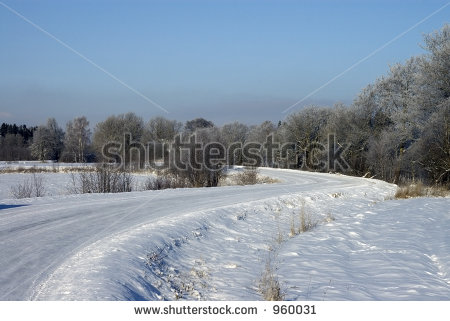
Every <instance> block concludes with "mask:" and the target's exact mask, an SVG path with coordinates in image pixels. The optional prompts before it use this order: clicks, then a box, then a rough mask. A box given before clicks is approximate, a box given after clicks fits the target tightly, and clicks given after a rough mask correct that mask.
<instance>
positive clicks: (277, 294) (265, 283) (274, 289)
mask: <svg viewBox="0 0 450 321" xmlns="http://www.w3.org/2000/svg"><path fill="white" fill-rule="evenodd" d="M258 288H259V292H260V293H261V295H262V297H263V299H264V300H265V301H283V300H284V297H285V294H284V293H283V291H282V289H281V285H280V281H279V280H278V277H277V275H276V273H275V269H274V268H273V266H272V261H271V259H270V258H269V259H268V261H267V262H266V266H265V269H264V271H263V273H262V275H261V278H260V279H259V286H258Z"/></svg>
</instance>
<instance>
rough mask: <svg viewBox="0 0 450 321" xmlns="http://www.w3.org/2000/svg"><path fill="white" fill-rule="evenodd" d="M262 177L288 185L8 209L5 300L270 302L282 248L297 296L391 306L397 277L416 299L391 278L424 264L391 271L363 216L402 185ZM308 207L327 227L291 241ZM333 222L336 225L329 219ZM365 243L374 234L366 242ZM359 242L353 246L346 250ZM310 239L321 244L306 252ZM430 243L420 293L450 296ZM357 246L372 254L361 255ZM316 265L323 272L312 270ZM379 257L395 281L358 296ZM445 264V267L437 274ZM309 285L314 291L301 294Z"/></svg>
mask: <svg viewBox="0 0 450 321" xmlns="http://www.w3.org/2000/svg"><path fill="white" fill-rule="evenodd" d="M261 173H262V174H263V175H267V176H271V177H276V178H279V179H280V180H281V181H282V182H281V183H278V184H268V185H253V186H231V187H220V188H202V189H177V190H164V191H148V192H135V193H125V194H106V195H72V196H59V197H46V198H41V199H32V200H22V201H21V200H4V201H0V271H1V272H0V300H140V299H145V300H158V299H174V298H175V297H174V293H176V296H181V297H182V298H183V299H210V300H235V299H245V300H248V299H250V300H258V299H260V294H259V293H258V290H257V285H256V282H257V279H258V275H259V273H260V272H261V271H262V270H263V269H264V265H265V263H264V257H267V254H268V253H269V254H270V253H271V251H273V248H274V247H279V250H278V251H279V255H280V257H281V258H283V262H278V263H279V264H280V265H281V266H280V271H283V270H284V272H283V275H280V277H281V279H282V280H284V281H283V282H285V283H286V284H288V285H289V286H290V289H291V290H288V291H287V298H289V299H308V298H317V297H319V298H320V297H322V296H323V293H324V292H325V293H328V294H327V295H328V297H329V299H345V298H347V299H354V300H355V299H356V300H357V299H368V298H372V299H383V297H384V296H383V295H381V294H380V293H384V291H385V288H384V287H380V285H381V284H383V281H384V280H388V281H389V282H387V283H386V284H388V283H389V284H391V288H392V283H395V280H396V278H398V279H399V280H400V281H399V282H400V283H401V284H398V287H397V290H396V291H397V293H399V296H398V298H399V299H407V298H408V295H409V294H408V293H410V292H408V291H409V288H410V287H411V284H409V283H408V281H407V280H406V279H405V278H402V277H401V275H400V274H399V275H398V276H396V275H395V273H385V269H387V268H388V267H389V266H392V264H393V262H397V264H403V265H402V269H404V270H406V271H415V269H416V268H417V266H418V265H417V260H418V259H417V260H416V262H415V261H414V260H412V261H408V260H407V256H404V257H403V258H402V259H403V260H404V261H401V262H398V258H396V261H392V262H390V261H389V260H386V262H382V264H380V257H379V256H376V255H375V254H377V253H379V252H380V251H382V248H383V247H382V246H383V245H384V244H381V243H380V242H379V241H377V242H378V243H377V247H374V246H366V245H365V244H367V243H368V242H372V240H371V238H373V237H374V236H376V237H377V239H380V240H383V233H382V232H383V230H382V229H379V228H378V226H379V225H378V220H379V219H378V218H377V215H372V216H371V220H363V219H362V218H364V217H366V216H367V214H364V213H368V210H371V211H374V209H371V208H372V206H374V204H378V203H379V202H381V203H379V204H383V202H382V201H383V200H384V199H385V198H386V197H389V196H390V195H392V193H393V192H394V190H395V186H394V185H391V184H387V183H385V182H381V181H377V180H369V179H362V178H355V177H347V176H341V175H328V174H318V173H307V172H299V171H290V170H274V169H262V170H261ZM439 202H440V203H439V204H437V207H436V209H442V208H444V209H445V207H446V205H447V204H448V199H443V200H441V201H439ZM302 204H303V205H302ZM305 204H306V205H305ZM18 205H20V206H18ZM304 205H305V207H306V208H307V211H308V212H310V213H311V214H312V215H315V216H316V217H318V218H319V219H320V222H319V223H320V224H319V228H317V232H316V231H312V232H310V233H308V234H305V235H304V236H303V235H299V236H298V237H289V236H288V235H289V229H290V227H289V225H290V222H291V221H293V220H294V217H295V218H297V217H298V213H299V208H300V207H301V206H304ZM397 209H400V207H397ZM394 210H395V207H394ZM383 211H384V212H381V215H382V216H381V218H380V219H382V220H384V221H382V222H383V223H382V224H391V225H392V226H394V227H395V228H396V229H398V231H399V235H400V236H399V237H400V238H403V239H405V237H407V234H406V236H405V235H403V234H401V233H400V232H402V231H408V226H407V224H408V223H409V222H410V218H411V219H412V217H413V216H411V215H412V214H411V213H407V215H409V216H401V217H399V218H395V217H393V216H392V215H391V213H390V212H389V211H387V212H386V210H383ZM444 211H445V210H444ZM386 213H387V214H386ZM422 213H423V211H422V210H421V211H420V212H419V211H417V214H415V213H414V212H413V214H414V215H415V216H414V218H415V219H417V222H418V223H417V224H416V225H415V226H416V227H417V233H422V234H423V233H426V231H424V230H420V228H421V227H423V226H424V225H423V224H422V223H420V220H421V217H422V216H423V215H422ZM330 214H331V215H332V216H333V217H334V218H333V221H329V220H326V218H327V217H328V216H329V215H330ZM427 215H428V214H427ZM432 215H433V213H430V216H432ZM442 215H444V216H442ZM442 218H444V219H446V221H442ZM324 219H325V220H324ZM334 219H335V220H336V221H335V222H334ZM436 219H440V220H441V221H442V222H444V223H445V224H444V225H442V226H439V225H438V227H437V230H436V233H437V232H439V233H441V235H443V236H442V237H441V239H443V240H444V239H445V236H444V235H447V234H448V233H447V232H446V231H447V230H448V225H449V224H450V223H449V220H448V215H447V214H445V213H444V214H442V213H441V218H439V216H436ZM386 220H387V221H386ZM391 220H392V223H390V221H391ZM400 220H404V223H403V225H402V224H400V223H398V224H397V223H396V222H399V221H400ZM296 224H297V223H296ZM364 224H369V225H367V226H366V225H364ZM366 230H369V231H372V232H370V233H365V232H364V231H366ZM277 233H278V234H279V235H281V236H282V238H283V241H282V242H281V244H280V242H274V239H275V237H276V235H277ZM330 233H331V234H330ZM377 233H378V234H377ZM356 235H363V236H364V237H363V238H361V239H355V236H356ZM423 235H426V234H423ZM436 235H437V234H436ZM305 237H306V238H305ZM333 237H334V238H335V239H333ZM328 239H329V240H330V241H327V240H328ZM347 239H348V242H347V241H346V242H347V243H342V246H337V245H336V246H335V244H337V243H338V241H344V240H347ZM411 239H412V240H413V241H414V242H416V243H417V242H419V241H416V240H415V239H414V238H413V237H412V238H411ZM305 240H309V241H308V243H307V244H308V245H307V247H306V248H305ZM430 240H431V239H427V240H426V241H420V242H419V243H417V244H416V243H414V244H416V245H414V244H413V245H411V246H413V247H414V249H415V251H416V252H414V253H415V254H414V255H415V256H416V257H417V258H420V259H423V258H425V259H426V260H425V261H423V264H424V266H426V267H428V266H431V268H430V269H429V270H427V271H425V272H426V273H427V274H425V275H423V276H421V277H422V278H423V282H422V283H423V286H422V285H421V284H419V286H422V287H427V286H429V285H430V284H436V286H435V287H434V288H433V287H431V288H428V289H427V291H428V292H427V293H435V297H438V298H445V297H446V296H447V294H449V293H450V292H449V288H450V284H448V278H447V273H448V248H447V246H446V245H445V243H444V245H442V244H440V243H438V242H435V243H432V242H431V241H430ZM438 241H439V239H438ZM444 241H445V240H444ZM427 242H429V243H427ZM430 242H431V243H430ZM274 244H275V245H274ZM355 244H356V245H358V246H360V247H361V248H354V247H355ZM392 244H396V243H395V240H393V243H392ZM405 244H408V243H407V242H406V243H405ZM411 244H412V243H411ZM268 249H269V250H268ZM331 250H332V251H334V253H335V254H334V255H333V256H332V257H334V258H336V259H338V261H336V262H331V261H330V256H329V255H328V256H327V253H330V251H331ZM369 250H370V251H369ZM408 250H409V249H408V248H405V250H404V251H403V252H402V253H408ZM154 251H156V254H158V253H159V255H160V256H161V257H160V258H157V259H154V260H153V261H151V260H150V261H149V259H148V255H149V254H151V253H155V252H154ZM405 251H406V252H405ZM307 253H312V256H311V259H309V260H308V262H305V261H304V260H303V259H302V257H303V256H304V255H309V254H307ZM314 253H321V254H320V255H317V256H314ZM352 253H353V254H354V255H358V257H361V258H362V255H369V256H364V258H363V260H362V261H361V262H362V263H364V264H363V265H361V268H360V267H359V266H358V265H356V264H355V266H351V267H350V266H347V268H351V269H353V271H356V272H357V273H353V274H342V273H340V272H339V271H340V270H336V269H335V268H334V267H340V268H342V267H346V263H345V262H346V260H347V259H348V256H349V255H352ZM420 253H422V254H420ZM417 255H419V256H417ZM427 255H428V256H429V257H430V259H429V260H431V261H429V260H428V259H427V258H428V256H427ZM385 257H386V255H384V256H382V258H385ZM297 258H299V259H300V260H299V259H297ZM313 259H314V260H316V263H314V265H316V266H317V270H316V269H314V270H313V271H312V270H311V268H313V266H312V265H311V264H312V263H311V262H312V260H313ZM371 260H373V262H376V264H379V267H378V268H377V269H375V270H373V271H372V273H373V275H374V276H376V275H378V272H377V271H380V273H384V274H385V275H386V278H384V276H382V277H381V279H380V282H377V283H373V284H372V285H371V286H368V287H366V288H364V293H357V292H354V293H350V292H349V290H348V289H349V288H350V286H348V285H347V284H351V285H352V286H353V287H355V286H356V285H355V284H359V283H361V284H364V283H365V281H364V275H366V271H364V267H365V266H366V265H369V266H370V265H371V264H372V263H371V262H372V261H371ZM430 262H431V263H430ZM433 262H434V263H433ZM436 262H439V263H436ZM278 263H277V264H278ZM439 264H440V265H439ZM438 265H439V266H440V268H439V269H434V267H435V266H438ZM409 266H411V268H409ZM327 271H328V273H327ZM398 271H399V273H400V272H402V273H403V274H404V273H405V271H400V270H398ZM425 272H424V273H425ZM311 273H312V274H311ZM318 273H323V275H324V276H323V277H321V278H319V279H317V277H314V276H315V275H319V274H318ZM414 273H417V272H414ZM328 274H329V275H333V276H334V278H333V282H336V284H337V282H341V283H342V284H344V285H343V286H342V288H345V289H346V290H345V291H341V290H337V289H335V290H334V291H335V292H334V294H332V290H331V289H328V288H330V285H329V284H328V282H329V281H328ZM384 274H382V275H384ZM346 275H347V276H346ZM293 276H295V277H293ZM346 278H347V279H346ZM348 278H350V279H348ZM321 282H322V283H323V282H325V283H326V284H325V285H321ZM186 284H188V286H186ZM299 284H301V285H302V287H300V288H298V287H297V285H299ZM307 284H308V285H307ZM446 284H448V285H446ZM361 286H362V285H361ZM383 286H384V285H383ZM183 287H186V288H183ZM305 288H308V290H306V289H305ZM419 288H420V287H419ZM405 289H406V290H405ZM405 291H406V296H405V295H404V292H405ZM433 291H434V292H433ZM315 293H318V294H315ZM349 293H350V294H349ZM416 293H417V294H416V297H414V296H412V298H413V299H422V298H423V295H422V292H420V291H416ZM384 295H386V294H384ZM419 295H422V296H419ZM386 297H387V298H389V299H395V296H386Z"/></svg>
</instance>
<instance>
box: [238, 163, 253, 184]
mask: <svg viewBox="0 0 450 321" xmlns="http://www.w3.org/2000/svg"><path fill="white" fill-rule="evenodd" d="M233 178H234V181H235V182H236V184H237V185H255V184H257V183H258V169H256V168H249V167H246V168H245V169H244V171H243V172H240V173H238V174H236V175H234V177H233Z"/></svg>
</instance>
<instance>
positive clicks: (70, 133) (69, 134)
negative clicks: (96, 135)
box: [64, 116, 91, 163]
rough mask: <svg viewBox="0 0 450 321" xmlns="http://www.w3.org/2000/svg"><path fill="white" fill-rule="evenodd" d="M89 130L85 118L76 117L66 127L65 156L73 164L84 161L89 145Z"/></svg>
mask: <svg viewBox="0 0 450 321" xmlns="http://www.w3.org/2000/svg"><path fill="white" fill-rule="evenodd" d="M90 137H91V130H90V129H89V121H88V120H87V119H86V117H85V116H82V117H77V118H75V119H74V120H73V121H69V122H68V123H67V125H66V135H65V139H64V147H65V150H64V152H65V156H66V157H68V158H69V159H71V160H72V161H74V162H75V163H83V162H85V161H86V153H87V150H88V146H89V143H90Z"/></svg>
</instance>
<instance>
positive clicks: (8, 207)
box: [0, 204, 27, 211]
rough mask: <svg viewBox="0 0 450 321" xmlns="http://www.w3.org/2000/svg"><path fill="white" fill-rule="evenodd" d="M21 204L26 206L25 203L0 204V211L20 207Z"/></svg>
mask: <svg viewBox="0 0 450 321" xmlns="http://www.w3.org/2000/svg"><path fill="white" fill-rule="evenodd" d="M22 206H27V205H26V204H19V205H8V204H0V211H1V210H7V209H10V208H16V207H22Z"/></svg>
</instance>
